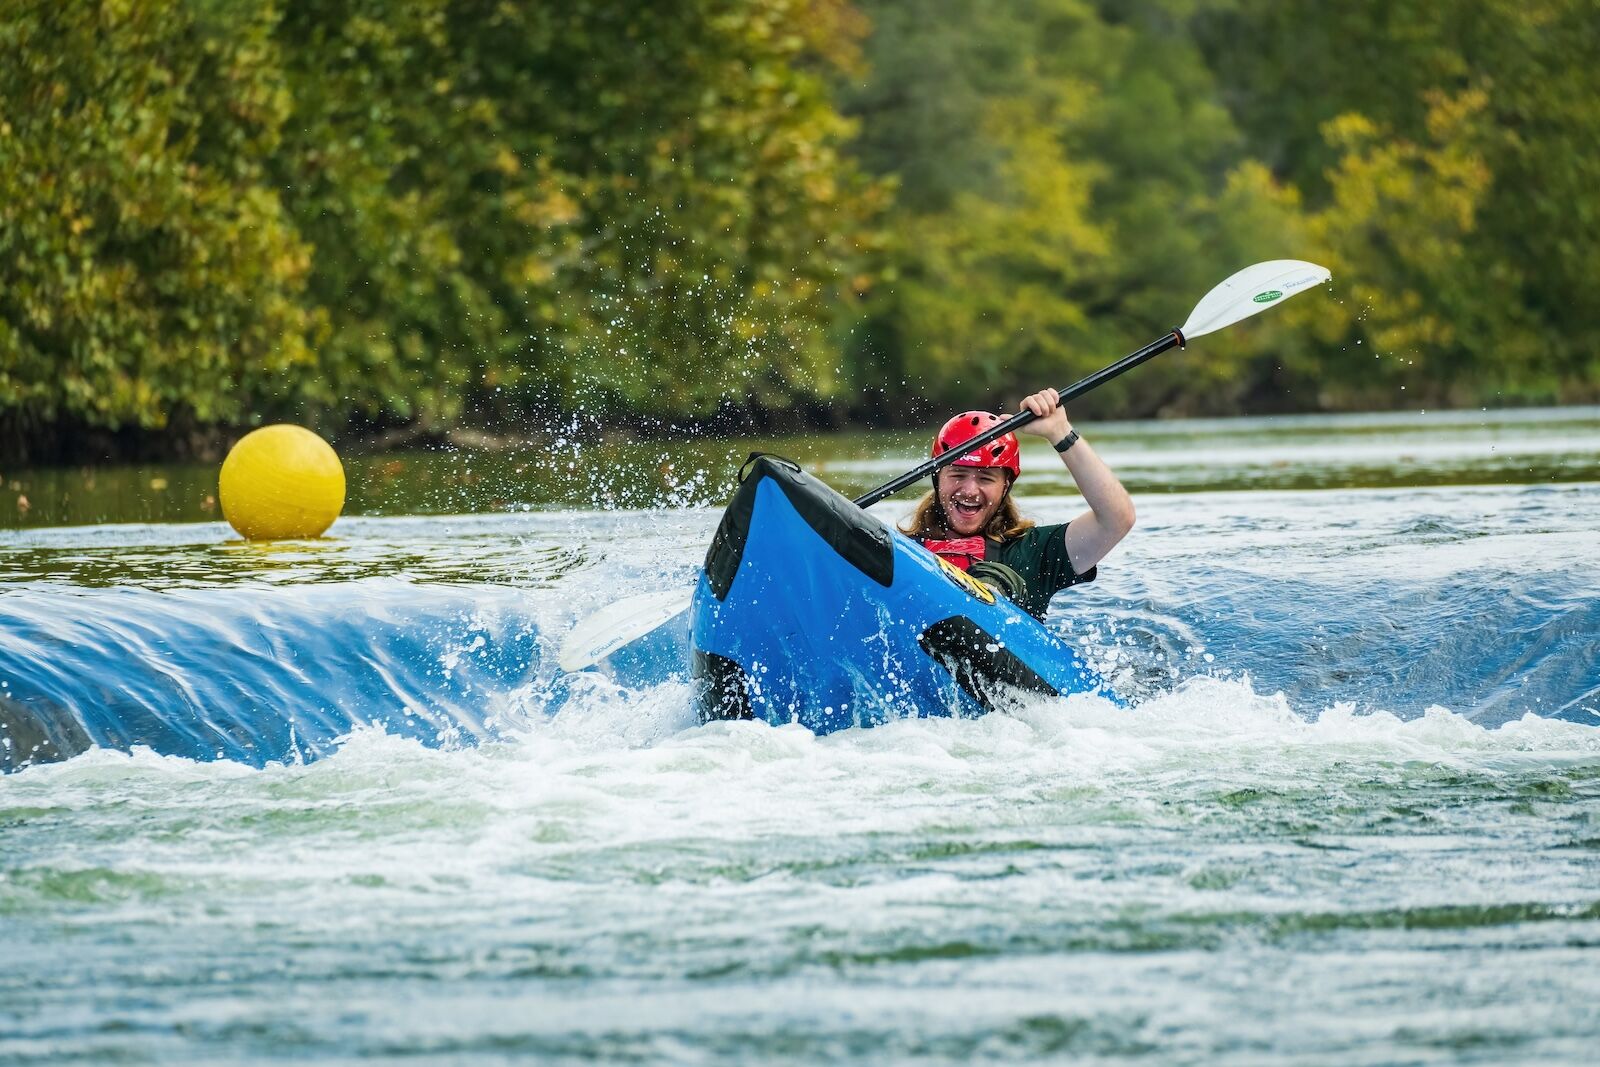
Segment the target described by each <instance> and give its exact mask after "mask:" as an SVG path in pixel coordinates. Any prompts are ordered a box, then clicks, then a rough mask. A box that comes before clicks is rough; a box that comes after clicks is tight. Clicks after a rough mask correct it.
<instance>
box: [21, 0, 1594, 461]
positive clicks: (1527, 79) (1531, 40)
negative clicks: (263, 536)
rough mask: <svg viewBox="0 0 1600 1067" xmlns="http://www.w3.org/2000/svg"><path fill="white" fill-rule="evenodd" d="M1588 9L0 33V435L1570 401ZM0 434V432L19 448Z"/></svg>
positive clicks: (1186, 9)
mask: <svg viewBox="0 0 1600 1067" xmlns="http://www.w3.org/2000/svg"><path fill="white" fill-rule="evenodd" d="M1597 59H1600V20H1597V19H1595V18H1594V17H1593V11H1592V5H1589V4H1587V3H1585V2H1583V0H1519V2H1515V3H1513V2H1512V0H1471V2H1468V0H1441V2H1439V3H1435V4H1427V5H1413V4H1401V5H1395V4H1391V3H1385V2H1382V0H1350V2H1348V3H1340V4H1318V5H1311V4H1303V3H1282V2H1281V0H1227V2H1223V3H1216V4H1206V5H1198V4H1195V3H1194V2H1193V0H1121V2H1117V3H1112V2H1111V0H1004V2H996V0H990V2H980V0H922V2H919V3H917V4H904V3H899V2H896V0H855V3H851V2H850V0H682V2H680V3H675V4H638V3H621V2H617V0H572V2H567V3H561V4H555V3H549V2H512V0H406V2H403V3H402V2H399V0H329V2H323V3H315V4H313V3H304V2H294V0H94V2H84V3H73V4H39V3H28V2H24V0H0V428H3V427H4V426H5V425H9V426H10V427H11V428H12V433H11V436H10V437H9V438H6V439H8V440H13V441H15V440H26V439H27V435H28V433H29V432H30V428H31V430H34V431H40V432H42V431H44V430H47V429H48V428H50V427H52V426H99V427H112V428H115V427H143V428H147V429H159V428H162V427H170V426H185V425H187V426H195V425H201V426H204V425H223V426H227V425H241V424H246V423H250V422H253V421H258V420H261V419H265V418H278V417H292V418H296V419H298V420H300V421H309V422H314V423H318V424H320V425H322V426H324V427H326V428H330V429H333V430H335V431H337V430H339V429H340V428H341V427H345V426H349V425H351V424H352V423H355V424H360V425H366V426H373V425H386V424H387V425H398V424H409V425H413V426H420V427H431V428H445V427H449V426H452V425H458V424H461V423H462V422H469V423H470V422H477V423H499V424H504V425H511V426H516V425H519V424H521V420H522V419H523V418H524V417H525V416H526V415H527V414H528V413H529V412H545V413H550V412H554V413H572V412H576V411H583V412H586V413H590V414H593V415H597V416H599V417H601V418H614V417H619V416H627V417H640V416H667V417H673V418H678V417H704V416H706V415H708V414H710V413H712V412H714V411H716V410H717V409H718V408H719V407H720V406H725V405H729V404H734V405H745V404H754V405H758V406H761V407H765V408H782V407H785V406H787V405H790V404H793V403H795V402H797V401H802V400H808V399H812V398H823V399H832V400H833V401H834V402H835V403H836V404H840V405H845V406H848V405H849V404H850V403H851V399H852V398H853V397H856V396H859V395H860V394H861V393H862V391H864V390H887V391H889V392H891V393H893V392H894V391H897V390H900V389H902V388H904V389H906V390H908V391H909V392H910V393H912V394H917V395H921V396H922V397H924V398H927V399H930V400H932V401H935V402H939V403H951V402H962V401H966V402H993V403H998V402H1000V401H1002V400H1003V399H1007V398H1011V397H1014V396H1015V394H1016V393H1017V392H1018V391H1020V390H1021V389H1023V388H1024V387H1031V386H1037V385H1039V384H1045V383H1061V382H1064V381H1066V380H1069V379H1070V378H1072V377H1075V376H1077V375H1078V374H1081V373H1083V372H1086V371H1088V370H1090V369H1092V368H1094V367H1096V366H1099V365H1101V364H1103V363H1105V362H1107V361H1109V360H1110V359H1112V358H1114V357H1115V356H1117V355H1120V354H1121V353H1123V352H1125V351H1127V350H1128V349H1130V348H1132V347H1136V346H1137V345H1139V344H1142V343H1143V342H1145V341H1147V340H1150V339H1151V338H1153V337H1154V336H1156V335H1158V334H1159V333H1160V332H1162V331H1163V330H1165V329H1166V328H1167V327H1169V326H1171V325H1172V324H1173V323H1174V322H1175V321H1178V320H1181V319H1182V317H1183V316H1184V314H1185V313H1186V312H1187V310H1188V308H1189V306H1190V305H1191V304H1192V303H1193V302H1194V300H1196V299H1197V298H1198V297H1199V295H1200V294H1201V293H1203V292H1204V291H1205V290H1206V289H1207V288H1209V287H1210V285H1211V284H1213V283H1214V282H1215V281H1217V280H1219V279H1220V278H1221V277H1223V276H1225V275H1226V274H1227V273H1229V272H1231V271H1232V270H1233V269H1235V268H1236V267H1238V266H1241V265H1243V264H1245V263H1247V262H1250V261H1252V260H1256V259H1263V258H1275V257H1279V256H1293V257H1297V258H1308V259H1315V260H1319V261H1323V262H1326V263H1327V264H1328V265H1329V266H1331V267H1333V268H1334V271H1335V286H1334V290H1333V294H1332V295H1333V299H1327V298H1321V299H1318V300H1315V301H1311V300H1307V301H1299V302H1296V303H1294V304H1290V305H1288V306H1286V307H1285V309H1284V310H1283V311H1282V312H1279V313H1275V314H1273V315H1270V316H1263V317H1261V318H1259V319H1256V320H1252V321H1251V322H1250V323H1248V324H1246V325H1243V326H1241V327H1239V328H1238V329H1236V330H1234V331H1230V332H1229V333H1228V334H1227V335H1226V336H1225V337H1219V338H1216V339H1208V340H1207V342H1206V343H1205V347H1204V350H1203V352H1196V353H1195V354H1193V355H1191V356H1188V357H1179V358H1182V359H1184V362H1183V363H1182V364H1181V369H1178V370H1170V371H1167V372H1158V371H1154V370H1152V371H1151V372H1147V373H1141V374H1136V375H1131V376H1129V377H1128V378H1127V379H1124V380H1123V381H1122V382H1119V383H1117V385H1115V386H1113V387H1111V388H1109V389H1108V390H1107V392H1106V394H1105V395H1104V396H1103V397H1100V398H1097V401H1096V403H1097V408H1098V410H1102V411H1113V410H1116V411H1123V412H1128V413H1148V412H1197V411H1223V412H1226V411H1238V410H1260V409H1264V408H1270V409H1293V408H1300V409H1307V408H1341V407H1392V406H1397V405H1411V404H1424V405H1426V404H1454V405H1464V404H1491V403H1504V402H1547V401H1559V400H1594V399H1597V398H1600V310H1597V309H1600V302H1596V301H1592V300H1589V299H1587V293H1586V292H1585V284H1584V283H1585V280H1586V279H1587V278H1588V277H1590V276H1592V275H1593V274H1595V273H1596V268H1600V201H1596V200H1595V198H1594V195H1593V190H1595V189H1596V188H1600V153H1597V152H1596V151H1595V149H1594V145H1595V144H1597V143H1600V106H1597V105H1596V103H1595V101H1597V100H1600V64H1597V63H1596V62H1595V61H1596V60H1597ZM18 427H20V428H21V431H20V433H19V432H18V429H17V428H18Z"/></svg>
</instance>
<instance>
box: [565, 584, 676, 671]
mask: <svg viewBox="0 0 1600 1067" xmlns="http://www.w3.org/2000/svg"><path fill="white" fill-rule="evenodd" d="M689 596H690V594H689V593H687V592H685V591H683V590H681V589H672V590H667V591H664V592H655V593H645V594H643V595H641V596H631V597H629V598H628V599H626V600H619V601H617V602H616V603H615V604H612V605H610V606H608V607H604V608H601V609H600V610H599V611H597V612H595V613H594V614H593V615H590V616H589V617H588V618H587V619H584V620H583V621H582V622H580V623H579V624H578V625H577V626H575V627H574V628H573V630H572V632H571V633H570V634H568V635H567V639H566V641H565V642H563V643H562V645H561V656H560V658H559V659H557V661H556V662H557V663H558V664H560V666H561V669H562V670H563V671H567V672H569V673H570V672H572V671H581V670H583V669H584V668H586V667H592V666H594V665H595V664H596V663H599V662H600V661H601V660H603V659H605V658H606V657H607V656H609V655H611V653H613V652H615V651H616V650H617V649H619V648H621V647H622V646H623V645H625V644H627V643H628V642H629V641H634V640H637V639H638V638H641V637H643V636H644V635H645V634H647V633H649V632H650V631H652V630H654V629H656V628H657V627H659V626H661V625H663V624H665V623H667V622H669V621H670V620H672V619H674V618H676V617H677V616H678V615H679V614H680V613H682V612H684V611H687V610H688V609H689Z"/></svg>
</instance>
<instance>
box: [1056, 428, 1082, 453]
mask: <svg viewBox="0 0 1600 1067" xmlns="http://www.w3.org/2000/svg"><path fill="white" fill-rule="evenodd" d="M1077 443H1078V431H1077V430H1068V431H1067V436H1065V437H1063V438H1062V439H1061V440H1059V441H1057V442H1056V451H1057V452H1065V451H1066V450H1067V449H1069V448H1071V447H1072V446H1073V445H1075V444H1077Z"/></svg>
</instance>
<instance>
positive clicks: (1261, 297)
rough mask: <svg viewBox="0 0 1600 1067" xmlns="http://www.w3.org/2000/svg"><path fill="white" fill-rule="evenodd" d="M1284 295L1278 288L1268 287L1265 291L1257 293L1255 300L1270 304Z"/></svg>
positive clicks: (1259, 302)
mask: <svg viewBox="0 0 1600 1067" xmlns="http://www.w3.org/2000/svg"><path fill="white" fill-rule="evenodd" d="M1282 295H1283V293H1282V292H1281V291H1279V290H1277V289H1268V290H1267V291H1266V292H1264V293H1257V294H1256V296H1255V301H1256V303H1258V304H1270V303H1272V302H1273V301H1274V300H1276V299H1278V297H1280V296H1282Z"/></svg>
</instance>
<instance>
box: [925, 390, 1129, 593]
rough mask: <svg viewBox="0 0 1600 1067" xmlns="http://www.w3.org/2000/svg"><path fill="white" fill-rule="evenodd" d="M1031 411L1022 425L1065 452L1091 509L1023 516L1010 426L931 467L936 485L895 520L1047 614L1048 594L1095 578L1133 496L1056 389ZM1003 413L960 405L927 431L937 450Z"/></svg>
mask: <svg viewBox="0 0 1600 1067" xmlns="http://www.w3.org/2000/svg"><path fill="white" fill-rule="evenodd" d="M1023 409H1025V410H1027V411H1031V412H1033V413H1034V415H1036V416H1037V418H1035V419H1034V420H1033V421H1032V422H1031V423H1029V424H1028V425H1026V426H1024V427H1022V429H1021V432H1022V433H1026V434H1033V435H1034V436H1036V437H1043V438H1044V439H1045V440H1047V441H1049V442H1050V443H1051V445H1053V446H1054V447H1055V450H1056V451H1057V452H1059V453H1060V454H1061V460H1062V462H1063V463H1065V464H1066V467H1067V471H1068V473H1070V474H1071V475H1072V480H1073V481H1074V482H1076V483H1077V485H1078V491H1079V492H1080V493H1082V494H1083V499H1084V501H1085V502H1086V503H1087V504H1088V505H1089V510H1088V511H1086V512H1084V513H1083V514H1082V515H1079V516H1078V517H1077V518H1075V519H1073V520H1072V521H1071V522H1068V523H1061V524H1058V525H1051V526H1040V525H1038V524H1036V523H1035V522H1033V521H1032V520H1030V519H1024V518H1023V517H1022V514H1021V512H1019V511H1018V510H1017V504H1016V501H1015V500H1013V499H1012V498H1011V487H1012V485H1013V484H1015V482H1016V480H1017V478H1018V476H1019V475H1020V474H1021V473H1022V458H1021V449H1020V448H1019V447H1018V445H1017V437H1016V434H1009V433H1008V434H1006V435H1005V436H1004V437H1001V438H999V439H998V440H996V441H994V442H992V443H991V444H987V445H984V446H983V447H982V448H981V449H979V450H978V451H976V452H972V453H970V454H968V455H965V456H962V457H961V458H960V459H958V460H956V461H955V462H954V463H952V464H951V465H950V466H948V467H945V468H944V469H943V470H941V471H939V472H938V473H936V474H935V475H934V476H933V490H932V491H931V492H929V493H928V494H927V495H926V496H924V497H923V498H922V500H921V501H920V502H919V503H918V504H917V509H916V511H914V512H913V513H912V514H911V517H910V518H908V519H907V520H906V521H905V522H904V523H902V524H901V527H900V528H901V530H902V531H904V532H905V533H907V534H909V535H910V536H912V537H915V538H917V539H918V540H920V541H921V542H922V544H923V545H924V546H925V547H926V548H927V549H928V550H929V551H930V552H933V553H935V554H936V555H938V556H939V557H941V558H942V559H944V560H946V561H948V562H949V563H951V564H953V565H954V566H957V567H960V568H961V569H962V570H964V571H967V572H968V573H969V574H971V575H972V576H973V577H974V578H977V579H978V580H979V581H982V582H984V583H985V584H987V585H989V586H990V587H992V588H994V589H995V590H996V591H997V592H1000V593H1002V594H1004V595H1006V596H1008V597H1010V598H1011V600H1012V601H1013V602H1014V603H1016V605H1017V606H1018V607H1020V608H1022V609H1023V610H1025V611H1027V612H1028V613H1029V614H1030V615H1032V616H1034V617H1035V618H1037V619H1041V620H1042V619H1043V618H1044V615H1045V611H1046V610H1047V609H1048V608H1049V606H1050V598H1051V597H1053V596H1055V594H1056V593H1058V592H1060V591H1061V590H1062V589H1065V588H1066V587H1067V586H1069V585H1077V584H1079V583H1080V582H1092V581H1094V578H1095V565H1096V564H1098V563H1099V562H1100V561H1101V560H1102V559H1104V558H1105V556H1106V553H1108V552H1110V551H1111V550H1112V549H1113V548H1115V547H1116V544H1117V542H1118V541H1121V540H1122V539H1123V538H1124V537H1125V536H1127V533H1128V531H1129V530H1131V529H1133V522H1134V510H1133V499H1132V498H1131V497H1129V496H1128V491H1127V490H1126V489H1124V488H1123V487H1122V483H1121V482H1119V481H1117V476H1116V475H1114V474H1112V473H1111V468H1109V467H1107V466H1106V465H1105V461H1104V460H1102V459H1101V458H1100V457H1099V456H1097V455H1095V452H1094V449H1092V448H1090V447H1089V442H1087V441H1085V440H1083V438H1081V437H1080V436H1079V435H1078V432H1077V431H1076V430H1074V429H1073V428H1072V424H1071V423H1070V422H1068V421H1067V410H1066V408H1064V407H1062V406H1061V398H1060V395H1059V394H1058V393H1057V392H1056V390H1054V389H1045V390H1042V391H1041V392H1037V393H1034V394H1033V395H1032V396H1030V397H1028V398H1027V399H1025V400H1023V401H1022V403H1021V404H1020V405H1019V410H1023ZM1000 421H1002V420H1001V417H1000V416H998V415H993V414H990V413H989V412H987V411H966V412H962V413H961V414H960V415H957V416H956V417H955V418H953V419H951V420H950V421H949V422H947V423H945V424H944V426H943V428H941V429H940V430H939V433H938V434H937V435H936V436H935V437H934V439H933V455H935V456H938V455H943V454H944V453H945V452H948V451H950V450H951V449H953V448H959V447H960V446H961V445H963V444H965V443H966V442H968V441H970V440H972V439H973V438H974V437H977V436H978V435H979V434H981V433H982V432H983V431H985V430H987V429H989V428H990V427H991V426H993V425H995V424H996V423H998V422H1000Z"/></svg>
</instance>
